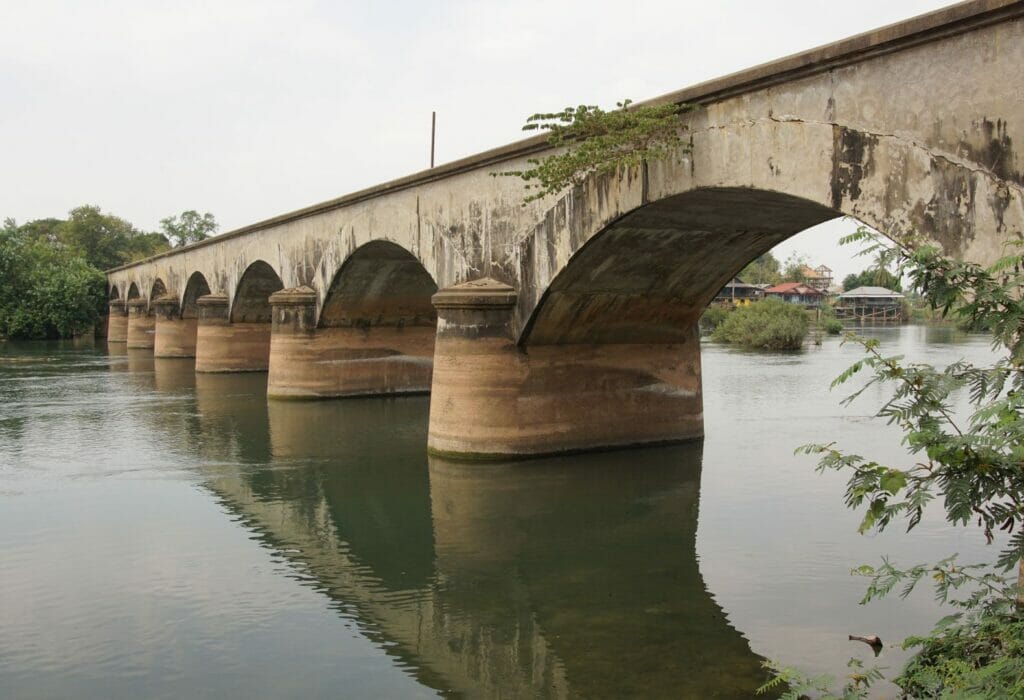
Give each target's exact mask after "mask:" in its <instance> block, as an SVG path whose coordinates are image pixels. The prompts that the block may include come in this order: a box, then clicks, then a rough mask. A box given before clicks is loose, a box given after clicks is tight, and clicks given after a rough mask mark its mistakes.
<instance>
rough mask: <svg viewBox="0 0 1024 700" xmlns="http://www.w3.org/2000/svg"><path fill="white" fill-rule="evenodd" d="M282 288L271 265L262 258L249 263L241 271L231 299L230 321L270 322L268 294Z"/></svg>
mask: <svg viewBox="0 0 1024 700" xmlns="http://www.w3.org/2000/svg"><path fill="white" fill-rule="evenodd" d="M282 289H284V283H283V282H281V277H280V276H279V275H278V274H277V272H276V271H275V270H274V268H273V267H271V266H270V265H269V264H268V263H266V262H264V261H263V260H257V261H255V262H253V263H252V264H250V265H249V266H248V267H247V268H246V269H245V272H243V273H242V277H241V279H239V281H238V286H237V287H236V288H235V294H234V296H233V297H232V300H231V313H230V320H231V322H232V323H270V320H271V317H272V310H271V307H270V301H269V300H270V295H271V294H273V293H274V292H277V291H280V290H282Z"/></svg>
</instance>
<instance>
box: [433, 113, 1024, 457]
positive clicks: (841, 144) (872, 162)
mask: <svg viewBox="0 0 1024 700" xmlns="http://www.w3.org/2000/svg"><path fill="white" fill-rule="evenodd" d="M710 111H711V110H710V109H709V110H703V111H701V112H700V113H698V114H697V116H696V117H694V119H693V122H692V123H691V124H690V125H689V126H690V132H691V136H692V138H691V144H692V147H691V150H690V151H689V152H680V153H677V154H675V155H674V156H673V157H671V158H668V159H666V160H664V161H660V162H657V163H651V164H650V165H647V166H641V167H637V168H632V169H626V170H624V171H622V172H618V173H614V174H609V175H605V176H599V177H595V178H591V179H590V180H589V181H587V182H585V183H584V184H583V185H581V186H579V187H576V188H574V189H573V190H571V191H569V192H568V193H566V194H565V195H564V196H562V197H560V198H559V199H558V200H557V201H555V202H554V203H553V205H552V206H551V207H550V208H549V209H548V210H547V211H546V212H545V213H544V216H543V219H542V220H541V222H540V223H539V224H538V225H537V226H536V227H535V228H534V229H533V230H532V231H531V232H530V233H529V234H527V235H526V236H524V237H523V238H522V239H520V241H519V242H518V244H517V249H516V250H515V251H514V252H513V253H512V254H511V255H510V256H509V258H508V262H509V264H508V266H506V267H504V268H501V269H499V271H498V274H497V275H496V276H497V277H499V278H500V279H498V280H478V281H475V282H471V283H469V284H467V285H465V286H463V287H461V288H454V289H451V290H446V291H445V292H443V293H442V294H441V295H439V300H440V305H439V308H440V309H441V312H442V314H441V318H442V322H441V323H439V324H438V340H437V353H436V359H435V364H436V371H435V374H434V383H433V400H432V403H431V417H430V436H429V447H430V449H431V450H432V451H434V452H437V453H441V454H463V455H477V456H480V455H487V456H492V457H494V456H499V455H520V456H524V455H539V454H546V453H553V452H566V451H574V450H586V449H595V448H598V447H615V446H626V445H640V444H657V443H664V442H675V441H680V440H687V439H693V438H697V437H700V436H702V435H703V432H704V426H703V401H702V394H701V392H702V388H701V366H700V341H699V335H698V329H697V320H698V318H699V315H700V313H701V311H702V310H703V309H704V307H705V306H706V305H707V303H708V302H709V301H710V300H711V299H712V298H713V296H714V294H715V293H716V292H717V291H718V289H720V288H721V287H722V285H723V284H725V283H726V282H727V281H728V280H729V278H730V277H732V276H733V275H735V274H736V273H737V272H738V271H739V270H740V269H742V267H743V266H744V265H746V264H747V263H748V262H749V261H750V260H752V259H754V258H756V257H757V256H758V255H760V254H761V253H763V252H765V251H767V250H769V249H770V248H772V247H773V246H774V245H775V244H777V243H779V242H781V241H783V240H785V239H786V238H788V237H790V236H792V235H794V234H796V233H798V232H799V231H802V230H804V229H807V228H809V227H811V226H813V225H816V224H819V223H822V222H824V221H827V220H829V219H833V218H836V217H838V216H842V215H849V216H852V217H854V218H856V219H858V220H860V221H863V222H864V223H866V224H868V225H869V226H871V227H873V228H875V229H876V230H879V231H881V232H883V233H885V234H886V235H889V236H891V237H894V238H897V239H898V238H900V237H903V236H907V235H912V234H914V235H920V236H924V237H925V238H927V239H929V240H931V241H933V242H936V243H938V244H940V245H941V246H942V247H943V248H944V249H945V250H947V251H948V252H950V253H952V254H955V255H961V256H964V257H968V258H971V259H975V260H979V261H986V260H989V261H990V260H993V259H995V258H996V257H998V256H999V255H1000V253H1001V250H1000V248H1001V246H1002V244H1003V241H1005V240H1006V238H1008V237H1013V236H1016V237H1021V236H1022V235H1024V185H1022V184H1021V183H1020V182H1018V178H1016V177H1008V178H1006V179H1003V178H1001V177H1000V176H999V175H998V174H997V173H996V172H993V171H992V170H991V169H989V168H988V166H986V165H985V164H982V163H976V162H972V161H967V160H963V159H961V158H959V157H955V156H952V155H950V153H948V152H947V151H944V150H939V149H937V148H932V147H927V146H925V145H922V144H921V143H920V142H918V141H916V140H913V139H910V138H905V137H901V136H899V135H898V134H896V135H887V134H877V133H865V132H860V131H856V130H854V129H852V128H849V127H843V126H838V125H835V124H831V123H825V122H814V121H808V120H799V119H795V118H791V119H790V118H778V117H773V116H771V115H769V116H768V117H765V118H761V119H748V120H744V121H742V122H732V123H726V124H721V123H709V121H708V120H709V118H710V117H709V116H708V113H709V112H710ZM501 283H510V286H505V285H503V284H501ZM469 368H471V369H469ZM510 387H514V390H510Z"/></svg>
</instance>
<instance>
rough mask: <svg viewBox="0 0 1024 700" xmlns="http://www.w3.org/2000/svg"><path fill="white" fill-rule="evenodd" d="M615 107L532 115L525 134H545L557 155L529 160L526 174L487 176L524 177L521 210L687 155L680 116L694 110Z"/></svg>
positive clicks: (622, 104)
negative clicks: (593, 180) (603, 178)
mask: <svg viewBox="0 0 1024 700" xmlns="http://www.w3.org/2000/svg"><path fill="white" fill-rule="evenodd" d="M616 107H618V109H613V110H610V111H605V110H603V109H601V108H600V107H597V106H595V105H579V106H578V107H566V108H565V109H563V110H562V111H560V112H543V113H539V114H534V115H533V116H531V117H530V118H529V119H527V120H526V124H525V125H524V126H523V131H547V132H548V145H549V146H551V148H552V149H554V150H555V152H554V153H552V154H551V155H547V156H543V157H541V158H530V159H529V160H527V163H528V164H529V165H530V167H529V168H527V169H526V170H506V171H503V172H497V173H491V174H492V175H493V176H495V177H497V176H508V177H519V178H522V180H523V181H524V182H525V183H526V190H527V191H528V192H529V194H528V195H527V196H526V198H525V200H524V202H523V203H524V205H525V204H526V203H528V202H532V201H534V200H536V199H542V198H543V197H546V196H548V195H550V194H558V193H559V192H561V191H562V190H564V189H566V188H567V187H575V186H577V185H582V184H583V183H584V182H585V181H586V180H587V179H588V178H590V177H593V176H597V175H604V174H607V173H611V172H614V171H616V170H618V169H619V168H629V167H636V166H640V165H642V164H644V163H646V162H651V161H656V160H660V159H662V158H666V157H668V156H670V155H671V154H673V153H688V152H689V151H690V146H689V144H688V143H687V142H686V141H684V139H683V134H684V132H685V131H686V126H685V125H684V124H683V122H682V120H681V119H680V118H679V117H680V115H681V114H683V113H684V112H688V111H691V110H692V109H693V108H692V107H690V106H687V105H678V104H673V103H669V104H661V105H633V103H632V101H631V100H623V101H622V102H618V103H616Z"/></svg>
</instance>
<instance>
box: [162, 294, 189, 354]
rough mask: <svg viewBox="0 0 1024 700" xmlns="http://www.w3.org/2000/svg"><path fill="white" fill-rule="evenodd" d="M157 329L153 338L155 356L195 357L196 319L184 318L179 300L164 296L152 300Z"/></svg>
mask: <svg viewBox="0 0 1024 700" xmlns="http://www.w3.org/2000/svg"><path fill="white" fill-rule="evenodd" d="M152 306H153V315H154V316H155V317H156V329H155V333H154V338H153V356H154V357H195V356H196V319H194V318H182V317H181V313H180V311H179V306H178V300H177V299H176V298H174V297H173V296H163V297H159V298H157V299H154V300H153V302H152Z"/></svg>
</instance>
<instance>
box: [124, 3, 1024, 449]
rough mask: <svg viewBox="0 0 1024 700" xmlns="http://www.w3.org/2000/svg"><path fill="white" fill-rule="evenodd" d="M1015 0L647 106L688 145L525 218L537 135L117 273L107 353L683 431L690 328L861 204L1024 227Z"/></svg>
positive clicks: (275, 389) (443, 426) (1011, 229)
mask: <svg viewBox="0 0 1024 700" xmlns="http://www.w3.org/2000/svg"><path fill="white" fill-rule="evenodd" d="M1021 66H1024V2H1019V1H1017V2H1008V1H1006V0H973V1H971V2H964V3H960V4H958V5H953V6H951V7H949V8H946V9H944V10H940V11H938V12H934V13H931V14H928V15H923V16H920V17H917V18H914V19H911V20H908V21H905V22H902V23H899V24H896V25H892V26H889V27H885V28H882V29H879V30H877V31H874V32H869V33H867V34H863V35H859V36H856V37H853V38H850V39H847V40H844V41H841V42H838V43H836V44H832V45H829V46H825V47H821V48H818V49H814V50H811V51H808V52H806V53H803V54H799V55H795V56H791V57H788V58H785V59H782V60H779V61H776V62H773V63H770V64H766V65H763V66H760V67H757V68H753V69H750V70H747V71H743V72H741V73H737V74H733V75H730V76H726V77H724V78H721V79H718V80H714V81H711V82H708V83H704V84H701V85H698V86H695V87H692V88H689V89H685V90H682V91H680V92H677V93H673V94H670V95H666V96H664V97H661V98H658V100H657V102H665V101H672V102H678V103H688V104H694V105H698V109H696V110H695V111H693V112H691V113H688V114H687V115H686V116H685V118H684V120H685V127H686V134H687V136H688V138H689V141H690V149H689V150H688V152H680V153H678V154H676V155H675V156H674V157H671V158H668V159H666V160H665V161H662V162H657V163H650V164H647V165H645V166H644V167H641V168H635V169H630V170H624V171H621V172H619V173H617V174H615V175H613V176H606V177H600V178H594V179H592V180H591V181H589V182H587V183H586V184H584V185H582V186H580V187H577V188H575V189H572V190H570V191H566V192H565V193H563V194H561V195H559V196H552V197H549V198H547V199H544V200H539V201H534V202H531V203H530V204H528V205H526V206H524V205H523V194H524V193H523V189H522V184H521V182H520V181H518V180H517V179H514V178H505V177H493V176H492V173H493V172H494V171H498V170H509V169H516V168H520V167H522V166H523V165H525V162H526V159H527V158H535V157H537V156H538V155H539V154H543V152H544V151H545V148H546V145H545V143H544V141H543V139H539V138H535V139H530V140H525V141H521V142H518V143H514V144H511V145H509V146H506V147H503V148H498V149H495V150H492V151H488V152H485V153H481V154H479V155H476V156H473V157H470V158H466V159H464V160H461V161H457V162H454V163H450V164H448V165H444V166H441V167H438V168H434V169H432V170H428V171H425V172H422V173H418V174H416V175H413V176H410V177H406V178H404V179H401V180H396V181H393V182H390V183H387V184H384V185H380V186H378V187H373V188H370V189H368V190H364V191H361V192H357V193H355V194H352V195H348V196H345V197H341V198H339V199H336V200H333V201H329V202H324V203H322V204H317V205H314V206H311V207H308V208H306V209H302V210H300V211H296V212H292V213H289V214H285V215H282V216H279V217H276V218H273V219H270V220H267V221H263V222H260V223H257V224H253V225H251V226H247V227H245V228H242V229H239V230H236V231H232V232H230V233H226V234H224V235H221V236H218V237H216V238H213V239H210V240H208V241H204V242H202V243H198V244H194V245H191V246H188V247H186V248H182V249H177V250H174V251H172V252H169V253H166V254H163V255H160V256H157V257H154V258H150V259H147V260H143V261H140V262H137V263H133V264H131V265H126V266H124V267H120V268H117V269H114V270H111V271H109V273H108V281H109V290H110V299H111V301H110V319H109V324H108V326H109V337H108V339H109V340H110V341H111V342H125V341H126V342H127V343H128V345H129V347H152V348H153V349H154V352H155V354H156V355H158V356H184V357H195V364H196V371H198V372H222V371H245V370H261V371H269V375H268V395H269V396H270V397H271V398H317V397H342V396H363V395H380V394H398V393H408V392H426V391H430V392H431V393H432V398H431V402H432V406H431V415H430V432H429V447H430V449H431V450H432V451H434V452H437V453H447V454H454V455H462V456H478V457H481V456H496V455H533V454H542V453H555V452H564V451H572V450H584V449H592V448H600V447H611V446H621V445H634V444H649V443H661V442H669V441H676V440H684V439H688V438H694V437H699V436H700V435H702V432H703V418H702V401H701V378H700V374H701V373H700V349H699V342H698V335H697V320H698V316H699V315H700V313H701V311H702V310H703V308H704V307H705V306H706V305H707V304H708V302H709V301H710V300H711V299H712V298H713V296H714V295H715V293H716V291H717V290H718V289H719V288H721V287H722V285H723V284H724V283H725V282H726V281H728V280H729V279H730V278H731V277H732V276H733V275H735V274H736V273H737V272H738V271H739V270H740V269H742V268H743V266H744V265H745V264H746V263H748V262H749V261H750V260H751V259H753V258H754V257H756V256H758V255H760V254H761V253H764V252H765V251H767V250H769V249H770V248H772V247H773V246H774V245H776V244H777V243H779V242H780V241H782V240H784V239H786V238H787V237H789V236H792V235H793V234H795V233H797V232H799V231H801V230H804V229H806V228H808V227H810V226H813V225H815V224H818V223H821V222H823V221H826V220H829V219H832V218H835V217H838V216H843V215H847V216H852V217H856V218H857V219H859V220H861V221H863V222H864V223H867V224H869V225H870V226H873V227H874V228H876V229H878V230H880V231H882V232H884V233H886V234H887V235H890V236H901V235H905V234H908V233H910V232H916V233H919V234H923V235H925V236H927V237H929V238H930V239H932V240H934V241H936V242H937V243H939V244H941V245H942V246H943V247H944V248H945V249H946V250H947V251H949V252H951V253H953V254H956V255H959V256H964V257H967V258H970V259H975V260H978V261H991V260H993V259H995V258H996V257H997V256H999V255H1000V254H1001V252H1002V250H1003V246H1004V244H1005V242H1006V241H1007V240H1010V239H1019V238H1020V237H1021V232H1022V231H1024V172H1022V164H1021V158H1020V156H1019V155H1018V153H1017V151H1016V148H1017V144H1019V143H1021V142H1022V140H1024V71H1022V70H1021Z"/></svg>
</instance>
